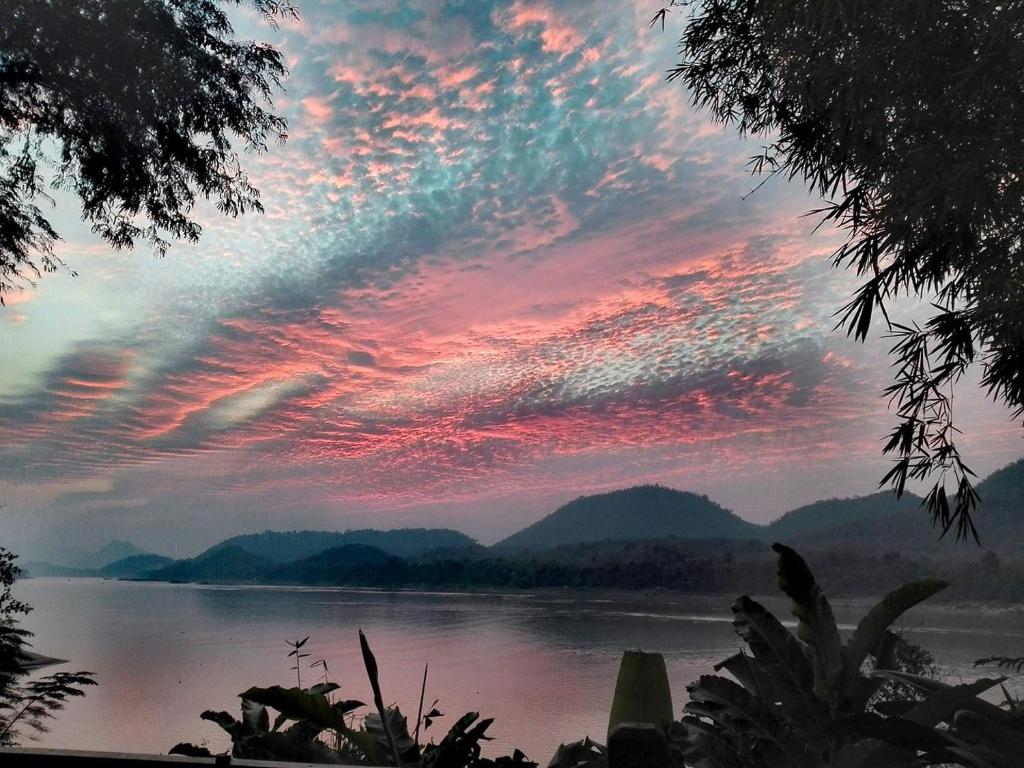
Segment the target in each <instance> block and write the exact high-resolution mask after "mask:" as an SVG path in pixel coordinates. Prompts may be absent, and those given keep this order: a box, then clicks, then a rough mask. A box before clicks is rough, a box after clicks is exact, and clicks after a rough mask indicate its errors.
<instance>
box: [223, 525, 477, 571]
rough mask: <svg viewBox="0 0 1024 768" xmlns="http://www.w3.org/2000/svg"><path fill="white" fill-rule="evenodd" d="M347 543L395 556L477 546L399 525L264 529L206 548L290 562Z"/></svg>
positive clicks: (446, 532)
mask: <svg viewBox="0 0 1024 768" xmlns="http://www.w3.org/2000/svg"><path fill="white" fill-rule="evenodd" d="M349 544H364V545H367V546H371V547H376V548H377V549H379V550H381V551H382V552H386V553H387V554H389V555H394V556H396V557H419V556H420V555H424V554H427V553H429V552H433V551H436V550H447V549H456V550H457V549H466V548H474V547H479V546H480V545H479V544H477V542H476V541H475V540H474V539H471V538H470V537H469V536H467V535H466V534H464V533H460V532H459V531H453V530H451V529H448V528H399V529H396V530H391V531H377V530H373V529H364V530H355V531H284V532H279V531H264V532H263V533H250V534H245V535H242V536H233V537H231V538H230V539H225V540H224V541H222V542H220V543H219V544H217V545H215V546H213V547H211V548H210V549H209V550H207V552H209V553H212V552H214V551H215V550H217V549H220V548H224V547H231V548H237V549H240V550H243V551H245V552H248V553H249V554H250V555H254V556H256V557H261V558H265V559H266V560H268V561H270V562H271V563H290V562H292V561H295V560H301V559H303V558H306V557H312V556H313V555H318V554H320V553H321V552H324V551H326V550H328V549H335V548H337V547H343V546H347V545H349Z"/></svg>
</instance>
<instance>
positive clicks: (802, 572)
mask: <svg viewBox="0 0 1024 768" xmlns="http://www.w3.org/2000/svg"><path fill="white" fill-rule="evenodd" d="M772 549H774V550H775V551H776V552H777V553H778V555H779V561H778V576H779V587H780V588H781V589H782V591H783V592H785V593H786V594H787V595H788V596H789V598H790V600H792V612H793V615H794V616H795V617H796V618H797V621H798V623H797V628H796V634H797V637H799V638H800V639H801V640H803V641H804V642H805V643H807V644H808V645H810V646H811V647H812V648H813V649H814V654H813V655H814V693H815V695H816V696H817V697H818V698H819V699H821V700H822V701H823V702H826V703H828V704H829V705H833V706H834V704H835V702H836V699H837V695H838V692H839V684H840V678H841V676H842V672H843V656H842V648H843V641H842V638H841V637H840V636H839V627H838V626H837V625H836V619H835V616H834V615H833V613H832V606H831V605H830V604H829V602H828V598H826V597H825V593H824V592H823V591H822V589H821V587H820V586H819V585H818V582H817V581H816V580H815V578H814V574H812V573H811V569H810V568H808V567H807V563H806V562H804V559H803V558H802V557H800V555H798V554H797V553H796V551H795V550H793V549H791V548H789V547H787V546H785V545H784V544H773V545H772Z"/></svg>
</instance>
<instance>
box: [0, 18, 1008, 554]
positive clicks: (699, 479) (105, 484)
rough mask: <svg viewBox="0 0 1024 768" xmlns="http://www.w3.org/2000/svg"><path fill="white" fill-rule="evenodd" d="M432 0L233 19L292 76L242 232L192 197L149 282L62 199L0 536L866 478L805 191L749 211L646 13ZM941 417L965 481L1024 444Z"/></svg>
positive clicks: (30, 329)
mask: <svg viewBox="0 0 1024 768" xmlns="http://www.w3.org/2000/svg"><path fill="white" fill-rule="evenodd" d="M431 8H432V6H431V4H425V5H424V4H420V3H417V2H395V3H391V4H387V5H386V6H385V7H383V10H381V11H380V12H375V13H372V14H371V13H370V12H368V11H366V10H365V9H362V8H361V7H359V6H349V5H346V4H327V5H322V4H321V5H316V4H312V3H309V4H302V8H301V10H302V19H301V21H300V22H296V23H292V22H285V23H283V24H282V26H281V29H280V31H278V32H271V31H268V30H267V29H266V28H265V27H264V26H262V25H260V24H259V23H257V21H256V19H255V18H254V17H253V15H252V14H251V13H247V12H244V11H239V12H238V14H237V15H236V19H237V26H238V30H239V32H240V34H241V35H243V36H254V37H259V38H265V39H268V40H270V41H271V42H273V43H274V44H275V45H276V46H279V47H280V49H281V50H282V51H283V52H284V54H285V56H286V59H287V61H288V63H289V66H290V69H291V75H290V77H289V78H288V80H287V82H286V87H287V89H288V92H287V94H285V95H283V96H280V97H279V98H278V99H277V101H276V105H277V108H278V110H279V111H280V112H281V113H282V114H283V115H284V116H285V117H287V119H288V121H289V134H290V139H289V141H288V143H287V144H286V145H284V146H282V147H273V148H272V149H271V151H270V152H269V154H268V155H267V156H266V157H263V158H255V157H246V158H245V162H246V163H247V164H248V168H249V170H250V172H251V173H250V175H251V178H252V180H253V181H254V183H255V184H256V185H257V186H258V187H260V188H261V190H262V193H263V197H262V199H263V202H264V204H265V206H266V208H267V213H266V215H264V216H259V215H247V216H245V217H243V218H241V219H239V220H235V221H233V220H230V219H226V218H224V217H222V216H220V214H218V213H216V212H215V211H212V210H208V209H207V210H204V212H203V216H202V219H203V224H204V233H203V237H202V240H201V242H200V243H199V244H198V245H196V246H189V245H184V244H180V243H179V244H176V245H175V246H174V247H173V248H172V249H171V251H170V253H169V254H168V256H167V257H166V258H165V259H162V260H158V259H155V258H153V257H152V255H151V254H149V253H148V252H146V250H145V249H144V248H142V249H140V250H138V251H136V252H134V253H116V252H113V251H111V250H110V249H109V248H108V247H107V246H106V245H105V244H104V243H102V242H100V241H99V240H97V239H96V238H94V237H93V236H91V235H90V234H89V232H88V229H87V228H86V227H85V226H84V225H83V224H82V223H81V222H80V221H79V220H78V207H77V204H76V201H75V200H74V199H73V198H70V197H68V196H66V195H63V194H58V195H57V196H56V200H57V206H56V208H55V210H54V211H53V220H54V223H55V224H56V225H57V228H58V229H59V230H60V231H61V232H62V233H63V234H64V235H65V236H66V241H65V242H64V243H62V244H60V245H59V248H58V253H59V255H60V256H61V257H62V258H63V259H64V260H65V261H66V262H67V263H68V265H69V266H70V267H71V268H72V269H76V270H78V271H79V273H80V276H79V277H76V278H72V277H70V276H68V275H63V274H57V275H48V276H46V277H45V278H43V279H42V280H41V281H39V285H38V287H37V288H26V289H25V290H24V291H21V292H19V293H15V294H13V295H11V296H8V297H7V306H6V307H4V308H2V309H0V334H2V335H3V339H4V348H5V350H6V355H7V361H8V364H7V365H6V366H4V370H2V371H0V441H2V443H0V445H2V447H0V504H4V505H5V506H4V508H3V511H2V512H0V536H2V537H3V539H4V540H5V541H27V540H32V539H39V538H47V539H50V540H52V541H54V542H56V543H80V544H86V545H88V546H98V545H100V544H102V543H103V542H104V541H106V540H109V539H111V538H122V539H127V540H130V541H132V542H134V543H136V544H138V545H139V546H142V547H144V548H147V549H149V548H152V549H154V550H156V551H160V552H163V553H166V554H171V555H184V554H194V553H195V552H196V551H198V550H200V549H202V548H203V546H204V544H205V545H208V544H210V543H214V542H216V541H218V540H220V539H223V538H225V537H226V536H229V535H232V534H235V533H242V532H253V531H261V530H265V529H277V530H281V529H301V528H328V529H342V528H365V527H379V528H396V527H450V528H454V529H457V530H460V531H464V532H465V533H467V534H469V535H470V536H473V537H474V538H477V539H479V540H481V541H484V542H492V541H495V540H497V539H499V538H502V537H503V536H505V535H507V534H509V533H511V532H513V531H515V530H518V529H519V528H521V527H523V526H524V525H527V524H529V523H531V522H533V521H535V520H537V519H539V518H540V517H543V516H544V515H546V514H548V513H549V512H551V511H553V510H554V509H555V508H556V507H558V506H559V505H560V504H562V503H564V502H566V501H569V500H570V499H572V498H575V497H577V496H580V495H583V494H587V493H594V492H600V491H605V490H610V489H613V488H620V487H625V486H629V485H636V484H641V483H651V482H657V483H662V484H665V485H668V486H671V487H675V488H680V489H683V490H690V491H693V492H696V493H702V494H707V495H708V496H709V497H711V498H712V499H714V500H715V501H717V502H718V503H720V504H722V505H723V506H725V507H727V508H729V509H731V510H733V511H734V512H736V513H737V514H739V515H740V516H742V517H744V518H745V519H748V520H751V521H752V522H766V521H768V520H770V519H773V518H774V517H777V516H778V515H779V514H781V513H783V512H785V511H786V510H788V509H791V508H794V507H797V506H800V505H802V504H806V503H810V502H813V501H815V500H818V499H822V498H829V497H843V496H852V495H865V494H868V493H872V492H874V490H875V489H876V488H875V486H876V484H877V481H878V479H879V478H880V477H881V476H882V474H883V473H884V472H885V470H886V469H887V467H888V464H887V462H886V461H885V460H884V459H883V458H882V456H881V445H882V438H883V436H884V435H885V434H886V432H887V431H888V429H889V428H890V427H891V426H892V424H893V423H894V419H893V418H892V416H891V415H890V414H887V412H886V409H885V404H884V402H883V401H882V400H881V399H880V392H881V391H882V389H883V387H884V386H885V385H886V384H887V383H888V377H889V371H888V367H887V366H888V360H887V359H886V356H885V354H884V353H885V349H886V348H887V347H888V342H887V341H886V340H885V339H883V338H880V335H881V329H880V328H877V329H876V331H875V333H874V334H873V336H872V338H871V339H870V340H869V342H868V343H867V344H864V345H860V344H855V343H853V342H851V341H849V340H847V339H846V338H844V337H843V336H842V334H837V333H832V332H831V331H830V330H829V329H830V328H831V327H832V325H833V322H834V320H833V317H832V313H833V312H834V311H835V309H836V308H837V307H838V306H840V305H841V304H842V303H843V301H844V299H845V297H846V296H847V294H848V292H849V290H850V288H851V287H852V285H853V284H854V282H853V279H852V278H851V277H850V276H848V275H845V274H843V273H840V272H836V271H834V270H832V269H831V268H830V266H829V259H828V255H829V253H830V252H831V250H832V248H833V247H834V246H835V245H836V243H837V242H838V240H837V235H836V233H835V232H832V231H829V230H828V229H824V230H822V231H820V232H818V233H817V234H813V235H812V234H811V229H812V227H813V223H814V222H813V221H812V220H810V219H807V218H804V217H802V216H801V214H803V213H805V212H806V211H807V210H808V209H810V208H813V207H815V206H816V204H817V201H816V200H813V199H811V198H809V197H808V196H806V195H805V194H804V193H803V192H802V191H801V190H800V188H799V187H798V186H797V185H789V184H786V183H784V182H781V181H774V182H772V183H771V184H769V185H768V186H766V187H765V188H764V189H762V190H760V191H759V192H758V193H756V194H754V195H752V196H749V197H745V196H746V194H747V193H748V192H749V191H750V189H751V187H753V186H754V185H755V184H756V183H757V181H758V180H757V179H752V178H751V176H750V175H749V174H748V173H747V171H746V168H745V163H746V158H747V157H748V156H750V155H752V154H754V153H755V152H757V149H758V145H759V143H758V142H757V141H748V142H744V141H740V140H739V139H737V138H735V137H734V135H733V132H731V131H726V130H724V129H720V128H716V127H712V126H710V125H709V124H708V122H707V121H706V119H705V118H704V117H703V116H701V115H699V114H697V113H696V112H695V111H694V110H692V109H690V108H689V107H688V106H687V105H686V94H685V92H684V91H683V89H682V88H681V87H680V86H679V85H673V84H666V83H665V82H664V72H665V70H666V68H667V67H668V66H670V65H671V63H672V62H673V60H674V54H673V52H674V50H675V47H676V36H675V35H674V34H673V33H662V32H661V31H660V30H659V29H657V28H655V29H653V30H652V29H649V28H648V21H649V17H650V12H651V8H650V7H649V4H648V3H646V2H635V3H630V4H626V5H623V4H619V3H611V2H598V3H588V4H582V3H559V4H557V5H556V4H554V3H543V2H515V3H500V2H483V1H482V0H481V2H477V3H474V4H472V5H471V6H466V7H459V6H458V5H457V4H456V5H453V6H446V7H445V10H444V11H443V12H442V11H439V10H431ZM744 198H745V199H744ZM916 311H917V308H916V307H914V306H913V305H912V304H911V303H904V304H901V305H897V306H896V307H894V313H895V316H894V319H896V320H901V319H905V318H906V317H913V316H915V314H916ZM958 398H959V399H958V400H957V407H956V415H957V416H956V417H957V422H958V424H959V425H960V426H961V427H962V428H964V430H965V435H964V437H963V440H962V448H963V452H964V455H965V459H966V461H967V463H968V464H969V465H970V466H971V467H972V468H973V469H974V470H975V471H976V472H977V473H978V475H979V476H980V477H983V476H985V475H987V474H989V473H990V472H992V471H994V470H996V469H998V468H999V467H1001V466H1004V465H1005V464H1007V463H1008V462H1010V461H1012V460H1013V459H1015V458H1018V457H1019V456H1020V455H1021V448H1020V431H1019V427H1018V425H1016V424H1014V422H1013V421H1012V420H1011V419H1010V418H1009V417H1008V413H1007V411H1006V410H1005V409H1003V408H1000V407H996V406H994V405H992V404H991V403H989V402H988V401H987V400H986V399H985V397H984V395H983V393H982V392H981V391H980V390H979V389H978V388H977V387H976V386H974V385H973V384H972V383H969V382H965V385H964V386H963V387H962V388H961V390H960V391H959V393H958ZM913 490H917V489H916V488H915V489H913Z"/></svg>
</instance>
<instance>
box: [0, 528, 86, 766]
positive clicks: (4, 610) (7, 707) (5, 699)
mask: <svg viewBox="0 0 1024 768" xmlns="http://www.w3.org/2000/svg"><path fill="white" fill-rule="evenodd" d="M16 559H17V555H15V554H13V553H12V552H9V551H8V550H6V549H4V548H3V547H0V746H6V745H11V744H14V743H16V741H17V738H18V736H19V734H20V732H21V730H23V729H28V730H30V731H34V732H36V733H45V732H46V731H47V725H46V720H48V719H49V718H51V717H53V714H54V713H55V712H58V711H59V710H61V709H63V708H64V704H65V703H66V702H67V700H68V699H69V698H74V697H78V696H84V695H85V691H83V690H82V689H83V687H85V686H89V685H96V681H95V679H94V677H93V674H92V673H91V672H57V673H56V674H53V675H47V676H45V677H42V678H40V679H38V680H29V681H27V682H22V678H23V677H24V676H25V675H26V670H25V667H26V664H27V663H28V662H29V661H30V658H31V657H30V656H29V655H28V652H27V646H28V642H29V638H31V637H32V633H31V632H28V631H27V630H25V629H22V628H21V627H19V626H18V617H19V616H23V615H25V614H26V613H28V612H29V611H30V610H31V609H30V608H29V606H28V605H26V604H25V603H23V602H21V601H19V600H16V599H15V598H14V595H13V594H12V592H11V587H12V586H13V585H14V580H15V579H16V578H17V576H18V567H17V565H15V561H16Z"/></svg>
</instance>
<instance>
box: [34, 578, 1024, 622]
mask: <svg viewBox="0 0 1024 768" xmlns="http://www.w3.org/2000/svg"><path fill="white" fill-rule="evenodd" d="M28 578H31V579H35V580H47V581H70V580H74V581H106V582H116V583H125V584H154V585H156V584H162V585H170V586H185V587H211V588H225V589H253V590H259V589H271V590H280V591H288V590H296V591H323V592H368V593H375V594H400V595H414V596H415V595H419V596H436V597H446V596H451V597H488V596H490V597H495V596H499V597H508V598H518V599H529V598H531V597H533V598H539V599H544V598H552V597H556V598H557V597H562V598H568V597H573V598H577V599H580V600H583V601H585V602H603V601H620V600H621V601H623V602H628V601H630V600H636V599H637V598H638V597H642V598H644V599H652V598H663V599H665V600H684V599H685V600H688V601H699V602H706V603H708V604H713V605H715V606H720V608H721V610H722V612H723V613H726V614H727V613H730V612H731V610H730V607H731V605H732V603H733V602H734V601H735V600H736V599H737V597H739V594H736V593H733V592H717V593H707V592H685V591H679V590H671V589H667V588H655V589H649V588H647V589H621V588H619V589H616V588H611V587H573V586H560V587H559V586H543V587H485V586H474V587H450V588H438V587H436V586H429V585H424V586H410V585H406V586H398V587H389V586H366V585H352V584H301V583H265V582H256V581H237V580H235V581H233V580H219V581H213V580H206V581H184V580H173V581H172V580H164V579H146V578H112V577H104V576H34V577H28ZM749 596H750V597H752V598H753V599H754V600H757V601H758V602H761V603H764V604H766V605H770V606H772V607H773V608H774V609H776V611H777V612H779V613H780V615H787V616H788V614H789V611H788V610H787V609H786V606H787V605H788V603H789V599H788V598H787V597H785V596H784V595H781V594H778V593H775V594H772V593H768V592H761V591H755V592H752V593H749ZM884 596H885V593H884V592H883V593H879V594H877V595H863V596H840V597H830V598H829V602H830V603H831V604H832V605H833V606H834V607H838V608H848V609H855V608H863V609H865V610H866V609H869V608H871V607H872V606H873V605H874V604H875V603H876V602H878V601H879V600H881V599H882V598H883V597H884ZM924 607H925V608H927V609H928V610H935V611H941V612H943V613H963V614H974V613H977V612H978V611H989V612H995V613H1001V614H1022V615H1024V604H1022V603H1020V602H1015V601H1006V602H998V601H991V600H988V601H972V600H946V601H943V600H940V599H933V600H932V601H930V602H929V603H927V604H926V605H925V606H924Z"/></svg>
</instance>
